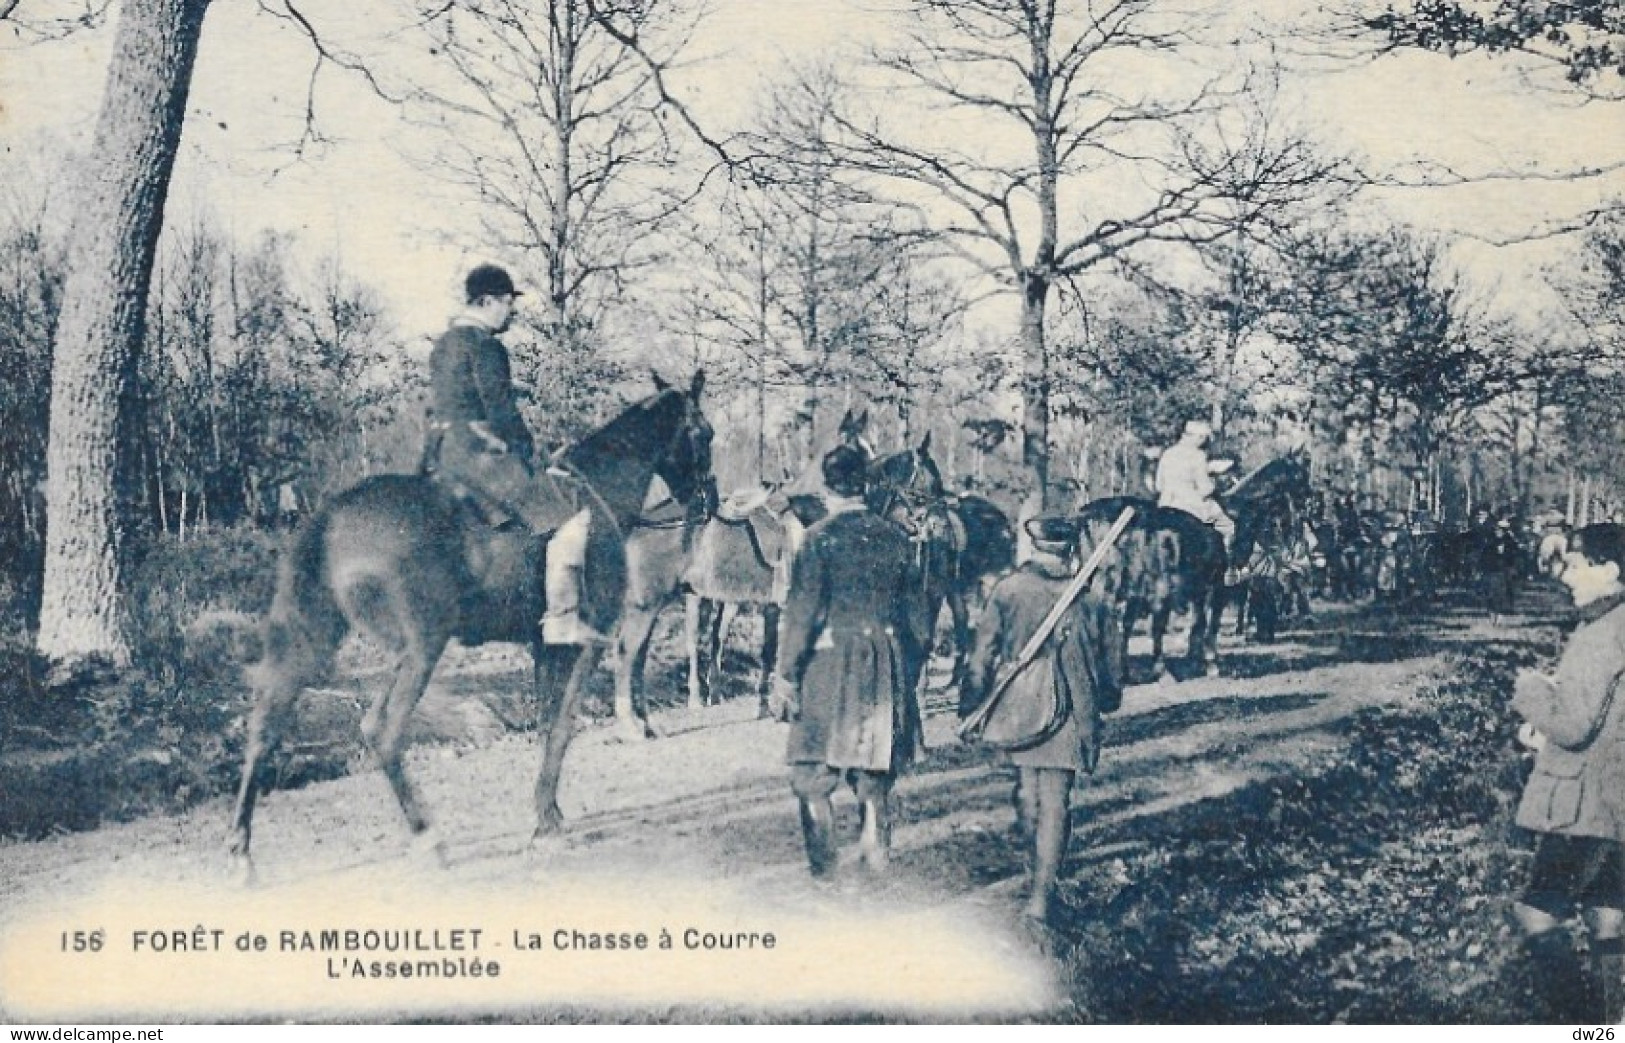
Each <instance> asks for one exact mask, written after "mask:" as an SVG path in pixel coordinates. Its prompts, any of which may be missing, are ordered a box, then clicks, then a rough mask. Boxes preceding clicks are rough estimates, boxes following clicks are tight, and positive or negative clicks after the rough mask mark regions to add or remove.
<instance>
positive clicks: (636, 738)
mask: <svg viewBox="0 0 1625 1043" xmlns="http://www.w3.org/2000/svg"><path fill="white" fill-rule="evenodd" d="M658 615H659V609H658V608H657V607H649V606H644V605H630V606H628V607H627V608H626V611H625V614H624V615H622V616H621V625H620V626H619V627H617V628H616V634H615V659H616V664H615V731H616V734H617V736H618V737H619V738H620V739H621V741H622V742H642V741H643V740H645V739H653V738H654V737H655V730H654V728H653V727H652V726H651V725H650V724H649V704H648V699H647V698H646V697H645V695H644V692H643V672H644V669H645V667H646V666H647V665H648V662H649V639H650V637H651V636H652V635H653V634H654V629H655V619H656V618H657V616H658Z"/></svg>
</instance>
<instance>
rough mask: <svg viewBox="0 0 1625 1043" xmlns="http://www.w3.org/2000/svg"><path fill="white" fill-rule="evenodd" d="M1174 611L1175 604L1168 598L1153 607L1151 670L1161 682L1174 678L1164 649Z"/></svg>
mask: <svg viewBox="0 0 1625 1043" xmlns="http://www.w3.org/2000/svg"><path fill="white" fill-rule="evenodd" d="M1173 611H1174V606H1173V602H1172V601H1171V600H1170V599H1168V598H1163V599H1161V600H1159V601H1158V602H1157V603H1156V604H1155V605H1153V606H1152V607H1151V669H1152V671H1153V672H1154V673H1155V674H1156V675H1157V680H1159V681H1167V680H1170V679H1172V676H1173V675H1172V674H1170V673H1169V672H1168V659H1167V657H1166V656H1165V655H1164V654H1163V649H1162V645H1163V641H1164V639H1166V638H1167V636H1168V619H1169V617H1170V616H1172V615H1173ZM1193 639H1194V634H1193Z"/></svg>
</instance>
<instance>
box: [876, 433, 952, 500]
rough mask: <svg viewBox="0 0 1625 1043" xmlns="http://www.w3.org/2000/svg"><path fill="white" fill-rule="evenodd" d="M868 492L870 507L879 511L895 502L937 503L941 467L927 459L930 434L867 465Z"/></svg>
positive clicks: (929, 447)
mask: <svg viewBox="0 0 1625 1043" xmlns="http://www.w3.org/2000/svg"><path fill="white" fill-rule="evenodd" d="M869 491H870V497H869V499H870V503H871V506H873V507H874V508H875V510H876V511H878V512H879V513H882V514H885V513H887V512H888V511H889V509H890V508H891V507H894V506H896V505H897V504H899V503H902V504H905V505H908V506H910V507H920V506H931V505H935V504H938V503H941V502H942V499H943V497H944V495H945V494H946V490H945V489H944V486H943V484H942V470H941V469H940V468H939V467H937V462H936V461H935V460H934V459H932V458H931V436H930V435H929V434H928V435H926V436H925V438H924V439H923V440H922V441H921V442H920V444H919V445H917V446H915V447H914V448H912V449H904V450H902V451H901V452H896V453H892V454H891V455H890V456H884V457H881V458H880V459H879V460H876V461H875V462H874V463H872V464H870V465H869Z"/></svg>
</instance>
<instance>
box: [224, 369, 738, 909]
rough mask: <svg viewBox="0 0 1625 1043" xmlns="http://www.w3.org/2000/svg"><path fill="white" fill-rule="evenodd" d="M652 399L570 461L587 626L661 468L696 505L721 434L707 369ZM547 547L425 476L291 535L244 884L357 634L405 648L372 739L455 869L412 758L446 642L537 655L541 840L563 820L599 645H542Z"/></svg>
mask: <svg viewBox="0 0 1625 1043" xmlns="http://www.w3.org/2000/svg"><path fill="white" fill-rule="evenodd" d="M657 383H658V384H660V390H659V392H658V393H656V394H655V395H653V396H651V397H649V398H648V399H645V400H644V401H642V402H639V403H637V404H636V405H634V406H632V407H631V408H629V409H627V410H626V411H625V412H624V413H622V414H621V415H620V416H619V417H617V418H616V419H615V420H613V421H611V422H610V423H609V424H608V425H606V426H605V427H603V428H602V429H601V430H599V431H598V432H596V433H595V434H593V435H591V436H589V437H588V438H586V439H584V440H583V441H581V442H579V443H577V444H576V445H575V446H573V447H571V448H570V449H569V450H568V451H567V452H565V453H564V454H563V456H562V457H561V458H560V461H559V463H560V466H561V468H562V469H563V470H564V471H566V472H568V473H571V474H573V475H575V476H576V478H577V481H578V484H579V493H580V496H581V500H582V502H583V503H584V504H585V505H586V506H587V507H589V508H590V509H591V510H592V512H593V523H592V526H591V529H590V532H591V536H590V538H589V542H588V551H587V553H588V558H587V569H586V579H587V584H586V589H585V590H584V591H583V598H582V612H583V616H584V617H585V618H586V619H587V621H589V622H590V623H591V624H592V625H593V626H594V627H597V628H598V629H599V630H600V631H602V632H606V633H607V632H608V631H609V630H611V629H612V628H613V626H614V624H615V621H616V618H617V616H618V615H619V614H620V611H621V605H622V601H623V597H624V589H625V583H626V578H625V577H626V571H625V558H624V552H623V542H624V534H625V533H626V532H627V531H628V529H629V528H630V527H631V526H632V524H633V523H634V522H635V521H636V519H637V517H638V514H639V511H640V509H641V507H642V505H643V500H644V497H645V495H646V493H647V490H648V487H649V483H650V481H651V479H652V477H653V476H654V475H655V474H659V475H660V477H661V478H663V479H664V480H665V482H666V485H667V486H668V488H670V489H671V490H672V492H673V494H674V495H676V496H678V497H679V498H681V499H685V500H686V499H687V498H688V496H690V495H691V494H692V493H693V491H694V490H695V489H696V488H697V487H698V486H699V485H700V484H701V483H703V482H705V481H708V480H709V478H710V470H711V426H710V424H709V423H708V422H707V421H706V419H705V416H704V414H703V413H701V411H700V408H699V397H700V391H701V389H702V387H703V386H704V376H703V374H696V375H695V377H694V381H693V383H692V384H691V386H690V387H689V388H687V389H684V390H677V389H672V388H669V387H666V386H665V384H664V383H663V382H660V381H658V379H657ZM545 553H546V549H545V546H544V545H543V544H542V543H541V541H538V540H536V539H535V538H533V537H532V536H530V535H529V534H528V533H525V532H515V531H512V530H509V529H501V528H498V529H493V528H491V527H490V526H488V525H487V524H485V523H484V521H483V520H482V519H479V518H477V517H476V516H475V514H474V512H473V511H472V509H471V508H470V507H469V506H468V505H467V504H466V503H464V502H462V501H461V500H460V499H459V498H458V497H457V496H456V495H454V494H453V492H451V491H449V490H448V489H446V488H445V487H444V486H443V485H442V484H441V483H439V482H438V481H436V480H434V479H433V478H430V477H425V476H421V475H379V476H376V477H373V478H369V479H367V480H365V481H363V482H361V483H360V484H359V485H357V486H355V487H353V488H351V489H349V490H347V491H345V492H343V493H340V494H339V495H338V496H336V497H334V498H333V499H332V500H331V501H330V502H329V503H327V504H326V505H325V506H323V507H322V508H321V510H319V511H317V512H316V514H314V515H313V516H311V518H310V519H309V520H307V521H306V522H305V523H304V524H303V525H302V526H301V527H300V529H299V530H298V531H297V532H296V533H295V535H294V538H293V540H292V542H291V544H290V546H289V548H288V550H287V552H286V553H285V554H284V555H283V557H282V561H281V564H280V567H279V570H278V573H277V587H276V594H275V598H274V600H273V602H272V605H271V610H270V613H269V614H268V615H267V617H266V620H265V624H264V646H265V648H264V658H263V659H262V660H261V661H260V663H258V664H257V665H256V666H255V667H253V668H252V669H251V673H250V677H251V680H252V682H253V686H254V690H255V697H254V706H253V710H252V712H251V714H250V716H249V720H248V737H247V743H246V749H245V751H244V755H243V777H242V785H241V788H240V789H239V790H238V795H237V809H236V814H235V815H234V817H233V820H232V828H231V836H230V850H231V853H232V855H233V856H234V858H235V859H236V860H237V861H238V863H239V866H240V869H241V870H242V872H243V874H244V876H245V878H251V876H252V872H253V864H252V861H251V860H250V856H249V843H250V838H251V835H252V834H251V823H252V819H253V814H254V801H255V797H256V796H257V794H258V792H259V790H260V789H261V788H262V786H263V784H264V780H263V779H262V778H261V777H260V776H261V774H262V771H261V769H262V768H263V766H264V765H263V761H264V759H265V758H266V757H267V756H268V755H269V754H270V753H271V752H272V751H273V750H274V749H275V748H276V745H277V742H278V740H279V739H280V738H281V736H282V734H283V732H284V731H285V730H286V727H287V724H288V723H289V718H290V716H291V714H292V713H293V710H294V705H295V702H296V699H297V696H298V695H299V693H300V691H301V690H302V689H304V688H305V687H307V686H309V685H311V684H314V683H316V682H317V681H319V680H320V679H321V678H322V677H323V676H324V675H325V674H326V673H327V672H328V670H329V669H330V668H331V665H332V659H333V654H334V652H335V651H336V650H337V648H338V646H339V642H340V641H341V640H342V639H343V637H344V635H345V634H346V633H348V632H349V631H351V630H355V631H358V632H360V633H362V634H364V635H366V636H367V637H368V638H370V639H371V640H373V641H375V642H377V643H378V644H380V645H382V646H383V647H386V648H389V649H391V650H392V651H393V652H395V653H396V654H397V655H398V657H399V659H398V663H397V666H396V668H395V676H394V680H393V681H392V682H391V684H390V686H389V688H388V690H387V691H385V692H384V693H382V695H381V696H379V697H378V698H377V699H376V700H375V701H374V702H373V704H372V706H371V707H370V708H369V709H368V711H367V713H366V716H365V718H364V719H363V720H362V723H361V731H362V736H363V737H364V738H365V740H366V742H367V745H368V747H370V748H371V750H372V751H373V753H374V755H375V756H376V757H377V758H378V763H379V765H380V767H382V769H383V772H384V776H385V777H386V778H387V779H388V780H389V784H390V787H391V789H392V790H393V791H394V794H395V799H396V800H397V802H398V803H399V804H400V807H401V812H402V814H404V815H405V817H406V821H407V825H408V826H409V827H410V828H411V831H412V833H413V835H414V836H415V837H417V838H418V842H419V845H420V846H422V847H424V848H426V849H427V850H428V851H429V852H431V853H432V854H433V855H434V856H435V857H436V858H437V859H440V860H442V861H443V860H444V853H443V850H442V848H441V845H440V842H439V840H438V839H437V838H436V837H435V836H434V834H433V832H432V831H431V829H430V825H429V820H428V817H427V816H426V815H425V814H424V811H423V809H422V807H421V804H420V801H419V799H418V795H417V792H416V790H415V788H414V787H413V785H412V783H411V780H410V779H409V778H408V777H407V776H406V774H405V772H404V770H403V766H402V763H401V755H402V752H403V749H404V746H405V736H406V724H407V720H408V718H409V717H410V716H411V713H412V710H413V708H414V707H415V706H416V705H417V702H418V699H419V698H420V697H421V696H422V695H423V690H424V687H425V686H426V685H427V684H428V681H429V677H430V675H431V673H433V671H434V667H435V664H436V663H437V662H438V661H439V659H440V656H441V653H442V652H443V651H444V650H445V647H446V644H447V642H448V641H450V640H451V639H452V638H454V637H455V638H457V639H458V640H460V641H461V642H462V643H463V644H465V645H475V644H481V643H483V642H486V641H510V642H515V643H521V644H527V645H529V646H530V649H531V655H532V659H533V664H534V676H535V689H536V699H537V722H538V734H539V737H540V741H541V745H542V764H541V769H540V772H539V773H538V775H537V779H536V788H535V802H536V830H535V834H534V836H533V838H532V839H533V840H535V839H537V838H540V837H543V836H545V835H547V834H550V833H553V832H556V831H557V830H558V829H559V828H560V826H561V825H562V822H563V816H562V815H561V814H560V812H559V807H558V801H557V795H558V786H559V773H560V769H561V767H562V764H563V760H564V753H565V750H566V748H567V747H568V745H569V742H570V733H571V726H572V723H573V718H574V711H575V705H576V702H577V699H578V697H579V694H580V690H581V684H582V681H583V679H584V678H585V677H586V675H587V674H588V673H589V672H590V671H591V670H592V668H593V667H594V665H595V664H596V663H597V661H598V659H599V656H600V652H599V650H598V649H596V648H589V649H586V650H583V649H582V648H580V647H576V646H571V645H544V644H542V643H541V641H540V634H539V628H538V626H537V621H538V620H540V619H541V613H542V609H543V603H542V601H543V593H542V582H541V577H542V568H541V566H542V563H543V560H544V555H545Z"/></svg>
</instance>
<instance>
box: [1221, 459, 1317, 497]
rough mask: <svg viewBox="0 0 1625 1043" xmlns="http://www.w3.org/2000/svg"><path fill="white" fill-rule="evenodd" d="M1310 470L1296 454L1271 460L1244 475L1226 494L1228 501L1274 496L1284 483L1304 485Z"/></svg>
mask: <svg viewBox="0 0 1625 1043" xmlns="http://www.w3.org/2000/svg"><path fill="white" fill-rule="evenodd" d="M1307 478H1308V470H1307V468H1306V467H1305V465H1304V460H1303V458H1302V457H1301V456H1300V455H1299V454H1297V453H1296V452H1293V453H1288V454H1287V455H1285V456H1282V457H1278V458H1276V459H1274V460H1271V461H1270V462H1269V463H1266V464H1264V465H1263V466H1261V467H1257V468H1255V469H1253V470H1252V471H1249V472H1248V473H1247V474H1246V475H1244V476H1243V477H1242V478H1241V480H1240V481H1238V482H1237V483H1236V484H1235V485H1233V486H1231V487H1230V490H1229V492H1227V493H1225V498H1226V499H1242V500H1255V499H1264V498H1266V497H1270V496H1274V495H1276V494H1277V493H1279V492H1280V491H1281V487H1282V484H1283V483H1290V484H1304V482H1306V480H1307Z"/></svg>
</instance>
